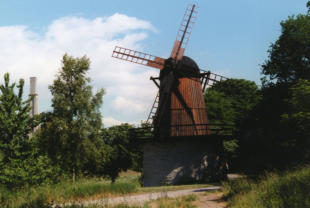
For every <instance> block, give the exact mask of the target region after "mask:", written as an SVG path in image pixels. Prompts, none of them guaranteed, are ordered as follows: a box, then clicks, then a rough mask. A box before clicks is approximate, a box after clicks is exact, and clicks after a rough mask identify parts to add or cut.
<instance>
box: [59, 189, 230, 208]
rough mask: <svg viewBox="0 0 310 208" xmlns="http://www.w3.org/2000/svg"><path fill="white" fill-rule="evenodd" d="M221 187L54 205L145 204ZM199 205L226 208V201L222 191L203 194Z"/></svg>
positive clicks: (199, 198) (199, 199)
mask: <svg viewBox="0 0 310 208" xmlns="http://www.w3.org/2000/svg"><path fill="white" fill-rule="evenodd" d="M220 189H221V187H219V186H212V187H204V188H195V189H183V190H177V191H161V192H155V193H147V194H138V195H124V196H121V197H112V198H102V199H96V200H81V201H76V202H71V203H66V204H58V205H54V207H63V206H70V205H79V206H91V205H100V206H107V205H108V206H114V205H117V204H128V205H143V204H144V203H146V202H149V201H152V200H156V199H160V198H177V197H181V196H185V195H190V194H197V195H198V194H201V193H207V192H211V191H218V190H220ZM196 203H198V204H197V205H198V206H199V207H209V208H224V207H225V203H223V202H221V193H218V192H216V193H209V194H203V195H200V196H199V197H198V201H196Z"/></svg>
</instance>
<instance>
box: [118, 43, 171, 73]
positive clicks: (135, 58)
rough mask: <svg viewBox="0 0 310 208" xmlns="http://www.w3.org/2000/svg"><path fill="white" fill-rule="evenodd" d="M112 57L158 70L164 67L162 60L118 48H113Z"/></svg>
mask: <svg viewBox="0 0 310 208" xmlns="http://www.w3.org/2000/svg"><path fill="white" fill-rule="evenodd" d="M112 57H114V58H118V59H122V60H125V61H129V62H133V63H137V64H141V65H144V66H150V67H154V68H158V69H163V68H164V65H165V59H163V58H160V57H157V56H153V55H151V54H147V53H142V52H139V51H135V50H131V49H127V48H122V47H119V46H115V48H114V50H113V53H112Z"/></svg>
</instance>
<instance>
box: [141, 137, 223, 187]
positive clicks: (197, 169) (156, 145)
mask: <svg viewBox="0 0 310 208" xmlns="http://www.w3.org/2000/svg"><path fill="white" fill-rule="evenodd" d="M222 150H223V148H222V141H221V139H219V138H216V137H204V138H183V139H180V138H175V139H171V138H167V139H164V140H160V141H158V140H154V141H151V142H148V143H145V144H143V183H144V186H160V185H179V184H190V183H199V182H200V183H206V182H215V181H219V180H222V179H225V178H226V172H227V168H226V162H225V161H224V159H223V151H222Z"/></svg>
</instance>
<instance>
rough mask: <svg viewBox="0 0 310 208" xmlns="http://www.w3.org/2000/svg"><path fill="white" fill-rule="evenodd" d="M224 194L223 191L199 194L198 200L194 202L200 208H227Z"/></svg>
mask: <svg viewBox="0 0 310 208" xmlns="http://www.w3.org/2000/svg"><path fill="white" fill-rule="evenodd" d="M222 196H223V194H222V193H221V192H216V193H209V194H205V193H204V194H199V195H198V200H197V201H195V202H194V203H193V204H194V205H196V206H197V207H199V208H225V207H226V206H227V204H226V202H224V201H223V200H222Z"/></svg>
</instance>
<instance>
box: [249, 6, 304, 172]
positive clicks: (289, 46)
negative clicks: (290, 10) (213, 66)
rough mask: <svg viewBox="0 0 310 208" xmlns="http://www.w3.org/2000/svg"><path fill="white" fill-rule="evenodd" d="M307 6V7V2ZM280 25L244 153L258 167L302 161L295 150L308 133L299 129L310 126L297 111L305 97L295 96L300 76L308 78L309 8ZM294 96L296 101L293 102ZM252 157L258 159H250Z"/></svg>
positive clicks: (279, 165) (263, 67)
mask: <svg viewBox="0 0 310 208" xmlns="http://www.w3.org/2000/svg"><path fill="white" fill-rule="evenodd" d="M307 6H308V8H309V6H310V2H308V4H307ZM281 27H282V33H281V35H280V37H279V38H278V40H277V41H276V42H275V43H274V44H272V45H271V47H270V49H269V58H268V60H267V61H266V62H265V63H264V64H263V65H262V74H263V77H262V81H263V87H262V100H261V102H260V103H259V105H258V106H257V108H256V109H255V111H256V112H255V113H256V122H254V123H252V124H253V125H252V127H251V128H252V129H255V134H252V135H251V140H249V143H248V144H247V146H248V148H247V150H248V151H247V153H245V154H244V157H247V158H249V160H250V161H251V163H252V164H255V165H256V167H260V168H261V169H265V168H276V167H284V166H289V165H291V163H292V162H293V163H296V162H298V161H301V158H302V157H301V156H300V155H299V154H297V152H304V151H302V148H301V147H302V145H297V143H303V144H304V146H306V145H305V143H304V142H301V141H302V140H303V141H306V140H307V139H306V138H307V136H305V135H304V134H303V133H301V132H304V131H301V129H307V128H309V127H308V124H307V121H306V117H305V115H306V114H304V112H305V111H296V109H297V108H300V106H304V105H306V99H305V98H304V99H297V98H296V96H297V94H296V93H297V91H298V92H301V91H300V90H297V88H299V89H301V88H302V87H301V86H300V82H301V80H310V47H309V46H310V15H309V12H308V13H307V14H299V15H297V16H291V17H289V18H288V19H287V20H285V21H282V22H281ZM303 85H304V86H305V84H303ZM303 89H304V90H305V88H303ZM296 99H297V100H299V101H298V102H295V104H294V105H293V103H294V100H295V101H296ZM301 112H302V113H301ZM304 133H305V132H304ZM297 135H299V138H298V137H297ZM250 143H251V144H250ZM251 145H252V147H251ZM297 147H298V148H301V149H298V148H297ZM261 150H263V151H261ZM294 152H295V153H294ZM304 153H305V152H304ZM251 154H252V157H249V155H251ZM296 155H299V159H297V158H296V157H295V156H296ZM254 157H255V158H257V163H255V162H253V160H251V159H250V158H252V159H253V158H254ZM259 163H261V164H259Z"/></svg>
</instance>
